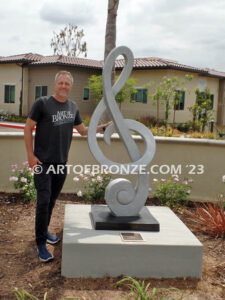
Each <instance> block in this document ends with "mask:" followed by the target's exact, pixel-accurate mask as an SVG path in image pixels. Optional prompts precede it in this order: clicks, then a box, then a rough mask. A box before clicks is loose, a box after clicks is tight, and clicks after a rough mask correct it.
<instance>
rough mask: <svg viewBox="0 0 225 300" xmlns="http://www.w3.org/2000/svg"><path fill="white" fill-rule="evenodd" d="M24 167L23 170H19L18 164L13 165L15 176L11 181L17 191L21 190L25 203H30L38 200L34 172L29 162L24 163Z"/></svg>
mask: <svg viewBox="0 0 225 300" xmlns="http://www.w3.org/2000/svg"><path fill="white" fill-rule="evenodd" d="M22 165H23V167H22V168H18V165H17V164H15V165H12V173H13V176H11V177H10V178H9V180H10V181H12V182H13V183H14V187H15V189H18V190H20V193H22V194H23V197H24V202H29V201H32V200H35V199H36V190H35V186H34V179H33V170H32V169H31V168H30V167H29V164H28V162H27V161H25V162H23V163H22Z"/></svg>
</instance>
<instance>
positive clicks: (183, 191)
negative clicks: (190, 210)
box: [153, 175, 193, 207]
mask: <svg viewBox="0 0 225 300" xmlns="http://www.w3.org/2000/svg"><path fill="white" fill-rule="evenodd" d="M153 182H155V183H156V184H157V186H156V189H155V192H154V194H153V196H154V197H156V198H158V200H159V202H160V203H161V204H163V205H167V206H170V207H179V206H180V203H181V201H184V202H185V204H186V205H187V204H188V195H189V194H190V192H191V185H190V183H191V182H193V180H192V179H186V180H183V181H181V180H180V178H179V176H178V175H173V176H172V178H169V179H164V178H162V179H161V180H158V179H156V178H154V179H153Z"/></svg>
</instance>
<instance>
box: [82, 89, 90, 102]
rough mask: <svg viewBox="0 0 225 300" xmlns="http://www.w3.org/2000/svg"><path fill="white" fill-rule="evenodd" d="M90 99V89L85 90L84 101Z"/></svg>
mask: <svg viewBox="0 0 225 300" xmlns="http://www.w3.org/2000/svg"><path fill="white" fill-rule="evenodd" d="M88 99H89V89H88V88H84V92H83V100H88Z"/></svg>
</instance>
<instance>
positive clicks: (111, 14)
mask: <svg viewBox="0 0 225 300" xmlns="http://www.w3.org/2000/svg"><path fill="white" fill-rule="evenodd" d="M118 6H119V0H108V14H107V22H106V30H105V53H104V61H105V59H106V57H107V56H108V54H109V53H110V51H111V50H112V49H113V48H115V47H116V17H117V10H118ZM114 78H115V69H113V72H112V85H113V83H114ZM101 119H102V122H103V123H105V122H108V121H110V120H111V116H110V114H109V113H108V112H107V111H105V113H104V114H103V115H102V117H101Z"/></svg>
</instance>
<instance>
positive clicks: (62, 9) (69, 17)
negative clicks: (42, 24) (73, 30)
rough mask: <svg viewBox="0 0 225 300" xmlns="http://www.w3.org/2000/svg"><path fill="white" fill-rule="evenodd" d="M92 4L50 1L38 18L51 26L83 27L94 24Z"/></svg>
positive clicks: (80, 0)
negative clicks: (51, 24)
mask: <svg viewBox="0 0 225 300" xmlns="http://www.w3.org/2000/svg"><path fill="white" fill-rule="evenodd" d="M93 8H94V5H93V2H90V1H84V0H83V1H82V0H77V1H76V2H75V1H72V0H64V1H61V0H60V1H59V0H54V1H52V0H50V1H48V2H45V3H44V4H43V6H42V9H41V10H40V18H41V19H42V20H45V21H48V22H50V23H53V24H64V25H65V24H68V23H71V24H74V25H78V26H83V25H87V24H93V23H95V22H96V17H95V14H94V13H93Z"/></svg>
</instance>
